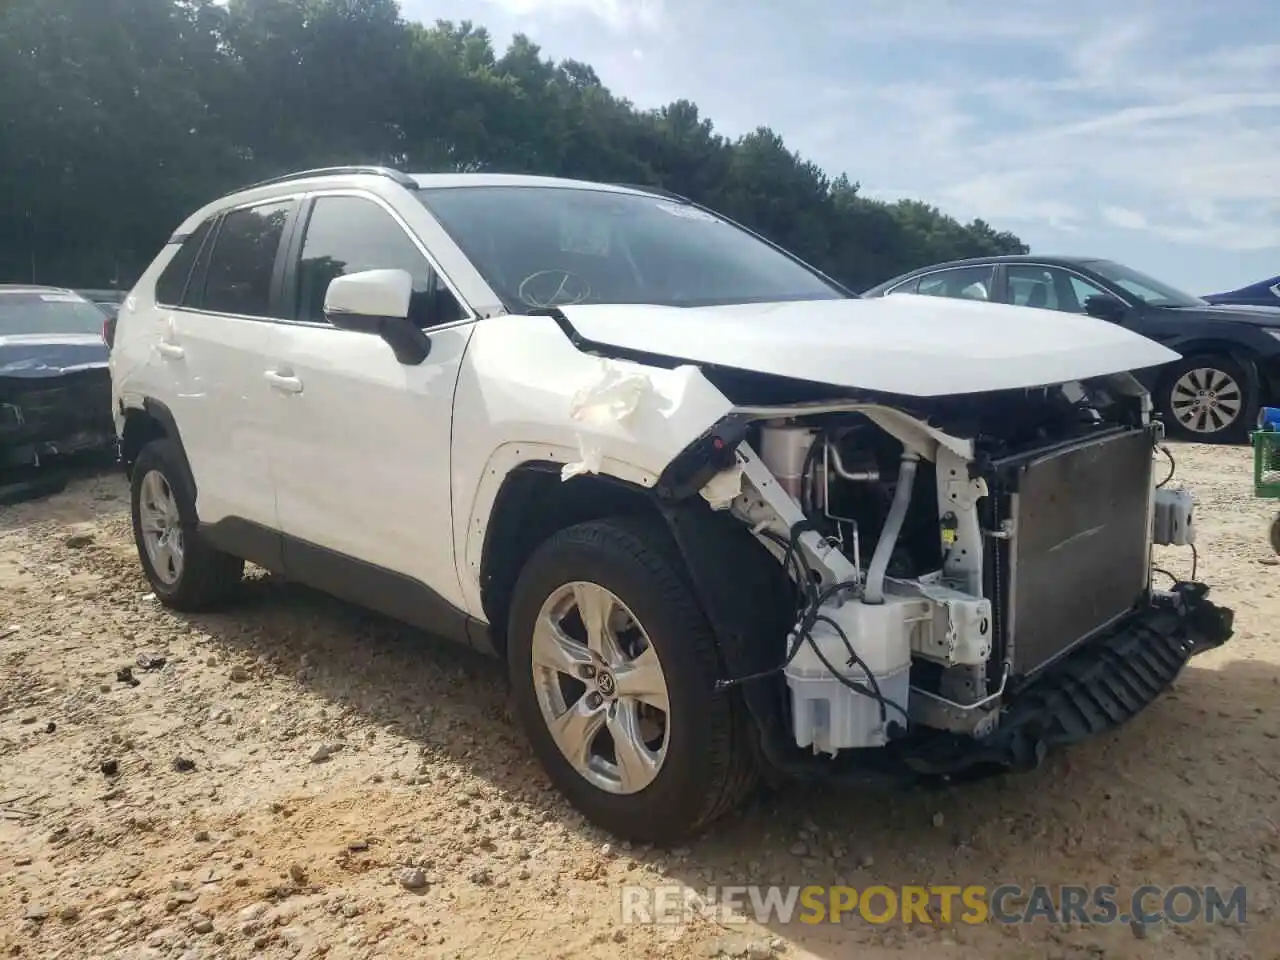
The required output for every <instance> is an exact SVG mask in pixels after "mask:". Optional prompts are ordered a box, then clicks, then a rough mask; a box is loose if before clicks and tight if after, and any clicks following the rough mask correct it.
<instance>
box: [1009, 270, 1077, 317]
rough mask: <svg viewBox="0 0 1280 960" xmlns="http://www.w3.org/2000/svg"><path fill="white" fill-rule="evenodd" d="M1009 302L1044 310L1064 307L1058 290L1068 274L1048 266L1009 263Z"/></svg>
mask: <svg viewBox="0 0 1280 960" xmlns="http://www.w3.org/2000/svg"><path fill="white" fill-rule="evenodd" d="M1006 276H1007V277H1008V278H1009V302H1010V303H1012V304H1016V305H1017V306H1019V307H1040V308H1042V309H1046V310H1062V309H1065V308H1064V307H1062V306H1061V305H1060V303H1059V297H1058V291H1059V290H1060V289H1061V288H1062V280H1063V278H1065V277H1066V276H1068V274H1066V273H1065V272H1063V271H1061V270H1050V269H1049V268H1048V267H1037V266H1033V265H1030V264H1016V263H1011V264H1009V266H1008V268H1007V269H1006Z"/></svg>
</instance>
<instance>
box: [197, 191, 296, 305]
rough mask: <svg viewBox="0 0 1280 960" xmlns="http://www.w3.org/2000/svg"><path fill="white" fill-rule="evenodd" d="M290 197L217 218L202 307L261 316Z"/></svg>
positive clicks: (269, 289)
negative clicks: (216, 228) (217, 224)
mask: <svg viewBox="0 0 1280 960" xmlns="http://www.w3.org/2000/svg"><path fill="white" fill-rule="evenodd" d="M292 209H293V201H292V200H286V201H283V202H277V203H267V204H262V205H261V206H257V207H247V208H245V209H243V210H233V211H232V212H231V213H229V214H227V215H226V216H225V217H223V219H222V226H221V227H219V229H218V233H217V236H216V237H214V241H213V250H212V252H211V253H210V254H209V266H208V270H207V272H206V275H205V285H204V298H203V301H202V302H201V304H200V305H201V306H202V307H203V308H204V309H205V310H211V311H213V312H215V313H234V314H239V315H240V316H245V317H266V316H270V313H271V277H272V275H273V273H274V271H275V263H276V253H277V252H278V251H279V249H280V240H281V238H282V237H283V236H284V227H285V223H286V221H287V220H288V218H289V212H290V211H291V210H292Z"/></svg>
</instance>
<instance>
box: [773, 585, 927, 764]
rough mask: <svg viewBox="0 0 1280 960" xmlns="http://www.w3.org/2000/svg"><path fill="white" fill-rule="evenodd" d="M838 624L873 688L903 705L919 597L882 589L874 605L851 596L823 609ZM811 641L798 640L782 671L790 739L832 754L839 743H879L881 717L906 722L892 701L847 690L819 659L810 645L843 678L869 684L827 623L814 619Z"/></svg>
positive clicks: (922, 606) (883, 729)
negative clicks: (883, 595) (881, 596)
mask: <svg viewBox="0 0 1280 960" xmlns="http://www.w3.org/2000/svg"><path fill="white" fill-rule="evenodd" d="M822 613H823V615H824V616H827V617H830V618H831V619H832V620H834V621H835V622H836V623H838V624H839V625H840V627H841V628H842V629H843V630H844V632H845V634H846V635H847V636H848V638H849V643H850V645H851V646H852V647H853V649H854V651H855V652H856V653H857V654H858V656H859V658H860V659H861V660H862V661H863V663H865V664H866V665H867V667H868V668H869V669H870V670H871V673H872V675H873V676H874V677H875V679H876V683H877V685H878V686H879V688H880V695H881V696H882V697H884V699H885V700H886V701H888V702H890V703H894V704H897V706H898V707H901V708H902V710H903V711H905V710H907V709H908V704H907V699H908V696H909V694H910V689H911V633H912V631H913V630H914V629H916V626H915V625H916V624H917V623H920V622H922V620H923V619H924V618H927V617H928V616H929V611H928V604H927V603H925V602H923V601H921V600H919V599H918V598H906V597H893V596H887V597H886V598H885V602H884V603H881V604H874V605H872V604H864V603H860V602H858V601H856V600H854V601H849V602H846V603H845V604H844V605H843V606H840V607H836V606H834V605H831V604H828V605H826V606H824V607H823V608H822ZM811 636H812V637H813V645H811V644H809V642H808V641H805V642H803V643H802V644H801V646H800V649H799V650H798V651H797V652H796V655H795V658H794V659H792V661H791V662H790V663H788V664H787V666H786V668H785V670H784V674H785V676H786V678H787V686H788V688H789V689H790V691H791V708H792V721H793V726H794V730H795V739H796V743H797V744H798V745H799V746H801V747H811V748H812V749H813V751H814V753H826V754H830V755H832V756H834V755H835V754H836V752H837V751H839V750H851V749H858V748H862V747H880V746H884V744H885V743H886V742H887V741H888V739H889V737H888V729H887V727H888V724H890V723H894V722H896V723H897V724H898V725H899V726H905V724H906V718H905V717H904V716H903V714H902V713H900V712H899V711H898V709H897V708H895V707H893V706H887V705H886V707H885V717H884V720H883V721H882V720H881V716H880V703H879V702H878V701H876V700H875V699H873V698H872V697H869V696H865V695H863V694H861V693H858V692H857V691H855V690H851V689H849V688H848V687H847V686H846V685H845V684H843V683H841V681H840V680H839V679H837V678H836V677H835V676H834V675H833V674H832V672H831V670H830V669H828V667H827V666H826V664H824V663H823V662H822V660H821V659H820V658H819V656H818V654H817V653H816V652H815V651H814V649H813V647H814V646H815V645H816V646H817V648H818V649H819V650H820V651H821V652H822V656H823V657H825V658H826V660H827V662H828V663H830V664H831V666H833V667H835V668H836V669H837V670H839V671H840V673H841V674H842V675H843V676H844V677H845V678H846V679H848V680H851V681H853V682H855V683H859V684H861V685H862V686H863V687H865V688H867V689H871V684H870V683H869V682H868V681H867V675H866V673H865V672H864V671H863V670H862V668H861V667H859V666H856V665H853V666H851V665H850V664H849V659H850V657H849V648H848V647H846V646H845V642H844V640H842V639H841V637H840V634H839V633H838V632H837V631H836V630H835V628H834V627H832V626H831V625H830V624H829V623H824V622H822V621H819V622H818V623H816V624H815V625H814V627H813V630H812V632H811Z"/></svg>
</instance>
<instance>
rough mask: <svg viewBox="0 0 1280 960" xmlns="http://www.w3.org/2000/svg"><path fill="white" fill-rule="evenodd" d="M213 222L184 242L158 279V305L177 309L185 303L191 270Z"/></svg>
mask: <svg viewBox="0 0 1280 960" xmlns="http://www.w3.org/2000/svg"><path fill="white" fill-rule="evenodd" d="M212 225H213V220H212V219H210V220H206V221H205V222H204V223H202V224H200V226H198V227H196V228H195V230H194V231H192V233H191V234H190V235H189V236H188V237H187V239H186V240H184V241H183V242H182V246H180V247H179V248H178V252H177V253H175V254H174V255H173V259H172V260H170V261H169V264H168V266H166V267H165V268H164V270H162V271H161V272H160V276H159V277H158V278H156V303H159V304H162V305H164V306H166V307H177V306H180V305H181V304H182V302H183V297H185V296H186V293H187V282H188V281H189V280H190V279H191V268H192V267H193V266H195V262H196V257H198V256H200V248H201V247H202V246H204V241H205V238H206V237H207V236H209V228H210V227H211V226H212Z"/></svg>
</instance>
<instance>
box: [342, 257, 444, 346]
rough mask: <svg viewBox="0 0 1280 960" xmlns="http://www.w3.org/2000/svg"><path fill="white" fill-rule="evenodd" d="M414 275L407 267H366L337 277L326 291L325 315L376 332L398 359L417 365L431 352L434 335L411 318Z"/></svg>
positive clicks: (344, 325)
mask: <svg viewBox="0 0 1280 960" xmlns="http://www.w3.org/2000/svg"><path fill="white" fill-rule="evenodd" d="M412 299H413V277H411V276H410V275H409V274H408V273H407V272H406V271H404V270H362V271H361V272H359V273H348V274H345V275H343V276H341V277H336V278H334V279H333V280H332V281H331V282H330V283H329V288H328V289H327V290H326V291H325V295H324V315H325V317H326V318H327V319H328V320H329V322H330V323H332V324H333V325H334V326H335V327H337V328H338V329H339V330H353V331H355V332H357V333H372V334H376V335H377V336H379V337H381V338H382V339H383V340H385V341H386V342H387V344H388V345H389V346H390V347H391V349H392V351H393V352H394V353H395V355H396V359H397V360H399V361H400V362H401V363H403V364H405V365H406V366H417V365H418V364H420V363H422V361H423V360H425V359H427V356H428V354H430V353H431V338H430V337H428V336H427V335H426V334H425V333H423V332H422V330H420V329H419V328H418V327H416V326H415V325H414V324H413V323H412V322H411V321H410V320H409V304H410V302H411V301H412Z"/></svg>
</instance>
